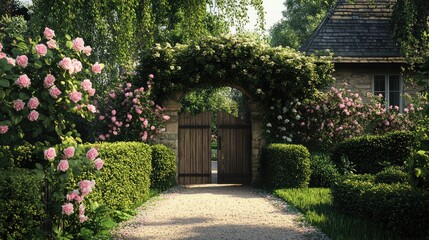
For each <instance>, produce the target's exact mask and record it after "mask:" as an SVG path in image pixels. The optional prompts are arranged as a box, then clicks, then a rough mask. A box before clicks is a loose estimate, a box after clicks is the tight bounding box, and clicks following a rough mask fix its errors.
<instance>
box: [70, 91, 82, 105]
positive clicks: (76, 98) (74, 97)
mask: <svg viewBox="0 0 429 240" xmlns="http://www.w3.org/2000/svg"><path fill="white" fill-rule="evenodd" d="M69 98H70V100H72V101H73V102H74V103H77V102H79V101H80V100H81V99H82V93H81V92H77V91H73V92H71V93H69Z"/></svg>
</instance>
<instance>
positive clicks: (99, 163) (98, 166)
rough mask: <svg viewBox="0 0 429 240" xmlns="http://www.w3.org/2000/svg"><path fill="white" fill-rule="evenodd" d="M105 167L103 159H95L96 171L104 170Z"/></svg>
mask: <svg viewBox="0 0 429 240" xmlns="http://www.w3.org/2000/svg"><path fill="white" fill-rule="evenodd" d="M103 165H104V161H103V160H101V158H97V159H95V161H94V167H95V169H97V170H100V169H101V168H103Z"/></svg>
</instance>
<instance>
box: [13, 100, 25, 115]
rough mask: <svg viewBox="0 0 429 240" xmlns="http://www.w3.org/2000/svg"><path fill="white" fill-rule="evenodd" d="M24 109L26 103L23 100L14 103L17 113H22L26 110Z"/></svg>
mask: <svg viewBox="0 0 429 240" xmlns="http://www.w3.org/2000/svg"><path fill="white" fill-rule="evenodd" d="M24 107H25V102H24V101H22V100H21V99H18V100H16V101H15V102H14V103H13V108H14V109H15V111H17V112H19V111H21V110H22V109H24Z"/></svg>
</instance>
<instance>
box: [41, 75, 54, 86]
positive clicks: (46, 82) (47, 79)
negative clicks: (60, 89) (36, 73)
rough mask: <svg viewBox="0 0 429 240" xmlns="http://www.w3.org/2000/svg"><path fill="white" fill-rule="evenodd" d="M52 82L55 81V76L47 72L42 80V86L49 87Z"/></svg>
mask: <svg viewBox="0 0 429 240" xmlns="http://www.w3.org/2000/svg"><path fill="white" fill-rule="evenodd" d="M54 82H55V77H54V76H53V75H52V74H48V75H46V77H45V79H44V80H43V86H44V87H45V88H50V87H52V86H53V85H54Z"/></svg>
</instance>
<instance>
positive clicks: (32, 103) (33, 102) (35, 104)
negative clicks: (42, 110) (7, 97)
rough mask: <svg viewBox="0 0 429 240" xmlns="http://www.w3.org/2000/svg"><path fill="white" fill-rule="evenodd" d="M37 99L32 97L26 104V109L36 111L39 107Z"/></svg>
mask: <svg viewBox="0 0 429 240" xmlns="http://www.w3.org/2000/svg"><path fill="white" fill-rule="evenodd" d="M39 104H40V103H39V99H37V97H32V98H30V100H29V101H28V103H27V107H28V108H29V109H36V108H37V107H38V106H39Z"/></svg>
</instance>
